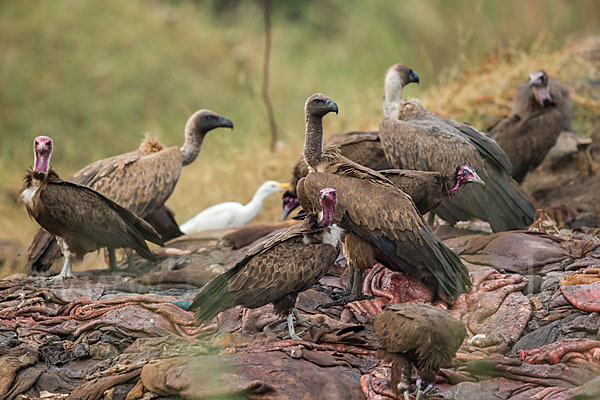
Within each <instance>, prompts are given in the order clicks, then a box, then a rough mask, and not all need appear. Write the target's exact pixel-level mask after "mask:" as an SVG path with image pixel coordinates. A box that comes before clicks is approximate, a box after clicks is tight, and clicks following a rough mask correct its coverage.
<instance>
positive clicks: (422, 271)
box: [296, 93, 470, 301]
mask: <svg viewBox="0 0 600 400" xmlns="http://www.w3.org/2000/svg"><path fill="white" fill-rule="evenodd" d="M332 111H334V112H336V113H337V111H338V108H337V104H335V103H334V102H333V101H332V100H331V99H329V98H328V97H327V96H325V95H323V94H320V93H317V94H314V95H312V96H311V97H309V99H308V100H307V101H306V105H305V117H306V139H305V142H304V159H305V161H306V164H307V165H308V166H309V171H310V172H309V174H308V175H307V176H306V177H304V178H302V179H300V181H299V182H298V185H297V188H296V190H297V193H298V199H300V203H301V204H302V207H303V208H304V209H305V210H306V211H307V212H314V211H315V210H316V209H317V207H318V205H317V204H316V202H315V201H314V199H315V198H316V196H317V193H318V190H319V188H320V187H336V188H338V190H339V191H340V193H344V196H343V198H342V199H341V201H339V202H338V205H337V207H336V219H335V220H336V222H337V223H338V224H339V225H340V227H342V228H343V229H344V230H345V231H346V232H347V233H346V237H345V243H344V254H345V255H346V258H347V259H348V263H349V265H350V267H351V269H352V275H351V276H352V279H351V286H352V295H353V296H352V298H353V299H354V298H358V297H360V295H361V293H360V292H361V286H362V269H363V268H365V267H368V266H371V265H373V262H372V261H373V260H368V259H369V258H371V257H372V255H373V254H374V250H375V249H376V251H377V253H378V257H381V258H382V261H384V262H385V263H386V264H387V265H388V267H389V268H391V269H394V270H400V271H402V272H406V273H409V274H411V275H413V276H414V277H416V278H417V279H423V280H425V281H426V282H427V283H429V284H432V285H434V286H435V287H436V288H438V289H439V290H440V291H441V292H443V293H444V294H445V295H447V296H450V297H456V296H458V295H459V294H460V293H464V292H466V291H467V290H468V288H469V287H470V281H469V276H468V273H467V269H466V268H465V266H464V265H463V264H462V262H461V261H460V259H459V258H458V257H457V256H456V254H454V253H453V252H452V251H451V250H450V249H448V248H447V247H446V246H445V245H444V244H443V243H442V242H440V241H439V240H438V239H437V238H436V237H435V236H434V235H433V233H431V231H430V230H429V228H427V226H426V225H425V223H424V222H423V219H422V217H421V215H420V214H419V212H418V211H417V209H416V208H415V205H414V203H413V201H412V200H411V198H410V197H409V196H408V195H406V194H405V193H404V192H402V191H401V190H399V189H398V188H396V187H395V186H394V185H393V184H392V183H391V182H390V181H389V180H388V179H387V178H385V177H384V176H383V175H381V174H380V173H378V172H376V171H373V170H371V169H369V168H367V167H364V166H362V165H359V164H357V163H355V162H352V161H350V160H349V159H347V158H345V157H344V156H342V155H341V154H340V153H339V151H338V150H337V148H333V149H332V148H329V147H325V148H323V146H322V138H323V123H322V119H323V117H324V116H325V115H326V114H328V113H329V112H332ZM373 248H375V249H373ZM367 249H370V252H367V251H366V250H367ZM365 259H366V260H365ZM348 300H349V299H345V301H348Z"/></svg>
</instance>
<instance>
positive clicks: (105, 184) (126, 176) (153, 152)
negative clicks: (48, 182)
mask: <svg viewBox="0 0 600 400" xmlns="http://www.w3.org/2000/svg"><path fill="white" fill-rule="evenodd" d="M219 127H227V128H233V123H232V122H231V120H230V119H228V118H225V117H222V116H220V115H218V114H216V113H214V112H213V111H210V110H199V111H196V112H195V113H194V114H193V115H192V116H191V117H190V118H189V119H188V121H187V123H186V125H185V142H184V145H183V146H182V147H176V146H173V147H167V148H164V147H163V145H162V144H161V143H160V142H159V141H158V140H157V139H154V138H151V137H150V136H146V138H145V139H144V140H143V141H142V143H141V145H140V147H139V148H138V149H137V150H135V151H132V152H129V153H124V154H119V155H116V156H113V157H110V158H106V159H103V160H99V161H96V162H93V163H92V164H90V165H88V166H86V167H84V168H83V169H81V170H79V171H78V172H76V173H75V174H74V175H73V176H72V177H71V178H69V179H68V180H69V181H71V182H74V183H77V184H80V185H85V186H88V187H91V188H92V189H94V190H96V191H98V192H100V193H102V194H103V195H105V196H106V197H108V198H109V199H111V200H113V201H115V202H116V203H118V204H119V205H121V206H123V207H125V208H127V209H128V210H129V211H131V212H133V213H135V214H136V215H138V216H140V217H142V218H146V217H149V219H150V220H151V221H152V220H154V221H155V222H157V225H155V227H157V228H159V227H160V223H162V224H165V225H166V227H163V229H162V231H161V236H163V240H169V239H171V238H172V237H170V236H172V235H173V234H175V235H177V234H178V227H177V226H176V225H175V226H173V222H174V220H172V221H169V215H168V213H169V212H168V211H167V210H161V207H163V205H164V203H165V201H166V200H167V199H168V198H169V197H170V196H171V193H173V190H174V189H175V185H176V184H177V181H178V179H179V175H180V173H181V168H182V167H184V166H186V165H188V164H190V163H191V162H193V161H194V160H195V159H196V157H197V156H198V154H199V153H200V148H201V146H202V142H203V140H204V137H205V136H206V134H207V133H208V132H209V131H211V130H213V129H215V128H219ZM154 212H156V213H157V214H155V215H152V213H154ZM171 219H172V215H171ZM173 237H174V236H173ZM108 253H109V259H110V267H111V268H113V269H114V268H115V267H116V258H115V256H114V251H113V250H112V249H109V251H108ZM60 255H61V254H60V248H59V246H58V245H57V244H56V241H55V240H54V238H53V237H52V235H50V234H49V233H48V232H45V231H44V230H40V231H38V233H37V234H36V235H35V237H34V239H33V241H32V242H31V244H30V246H29V249H28V251H27V262H28V264H29V272H30V273H32V272H40V271H45V270H47V269H49V268H50V266H51V265H52V263H53V262H54V261H55V260H56V259H57V258H59V257H60Z"/></svg>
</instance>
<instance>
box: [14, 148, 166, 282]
mask: <svg viewBox="0 0 600 400" xmlns="http://www.w3.org/2000/svg"><path fill="white" fill-rule="evenodd" d="M33 153H34V157H35V163H34V169H33V171H30V172H29V173H28V174H27V175H25V178H24V179H23V180H24V184H23V187H22V188H21V192H20V198H21V199H22V201H23V202H24V203H25V206H26V208H27V212H28V213H29V215H30V216H31V217H32V218H34V219H35V220H36V221H37V222H38V223H39V224H40V225H41V226H42V227H43V228H44V229H45V230H46V231H48V232H49V233H50V234H52V235H54V236H55V237H56V240H57V243H58V245H59V246H60V247H61V249H62V252H63V254H64V255H65V264H64V266H63V269H62V271H61V273H60V274H59V275H58V277H57V278H58V279H64V278H69V277H71V276H72V275H71V268H72V264H73V262H75V261H78V260H81V259H82V258H83V256H84V255H85V254H86V253H89V252H91V251H95V250H98V249H100V248H103V247H109V248H112V249H116V248H131V249H134V250H135V251H136V252H137V253H138V254H139V255H140V256H141V257H144V258H145V259H147V260H151V261H154V260H156V257H155V256H154V255H153V254H152V253H151V252H150V249H149V248H148V246H147V245H146V242H145V241H144V240H149V241H151V242H153V243H156V244H158V245H161V246H162V245H163V241H162V239H161V238H160V237H159V236H158V234H157V233H156V231H155V230H154V229H153V228H152V226H150V224H148V223H147V222H146V221H144V220H143V219H141V218H139V217H138V216H136V215H135V214H133V213H132V212H130V211H128V210H126V209H125V208H123V207H121V206H120V205H118V204H117V203H115V202H114V201H112V200H109V199H108V198H106V197H104V196H103V195H102V194H100V193H98V192H96V191H95V190H93V189H90V188H89V187H87V186H81V185H78V184H75V183H72V182H66V181H63V180H61V179H60V178H59V176H58V175H57V174H56V172H54V171H53V170H51V169H49V164H50V157H51V156H52V139H51V138H49V137H47V136H38V137H37V138H35V140H34V145H33Z"/></svg>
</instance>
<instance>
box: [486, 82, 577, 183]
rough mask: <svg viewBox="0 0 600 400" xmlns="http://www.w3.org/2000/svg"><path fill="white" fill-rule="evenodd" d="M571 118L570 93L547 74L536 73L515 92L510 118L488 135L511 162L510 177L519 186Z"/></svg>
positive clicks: (569, 124)
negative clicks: (518, 183)
mask: <svg viewBox="0 0 600 400" xmlns="http://www.w3.org/2000/svg"><path fill="white" fill-rule="evenodd" d="M572 117H573V103H572V101H571V98H570V97H569V89H568V88H567V87H566V86H564V85H563V84H561V83H559V82H556V81H554V80H551V79H549V78H548V75H547V74H546V72H544V71H535V72H532V73H531V74H530V75H529V83H528V84H527V85H521V86H519V88H518V89H517V94H516V96H515V99H514V102H513V111H512V114H511V115H509V116H507V117H504V118H503V119H501V120H500V121H498V122H496V123H495V124H494V125H492V126H491V127H490V128H489V129H488V131H489V132H490V135H492V136H493V137H494V139H495V140H496V142H498V144H499V145H500V147H502V149H503V150H504V151H505V152H506V154H507V155H508V158H510V161H511V163H512V166H513V169H512V177H513V178H514V179H515V180H516V181H517V182H522V181H523V179H525V176H526V175H527V174H528V173H529V172H531V171H533V170H534V169H536V168H537V167H538V166H539V165H540V164H541V163H542V161H543V160H544V157H545V156H546V154H547V153H548V151H550V149H551V148H552V147H553V146H554V145H555V144H556V141H557V139H558V136H559V135H560V132H561V131H562V130H563V129H565V130H568V129H570V127H571V119H572Z"/></svg>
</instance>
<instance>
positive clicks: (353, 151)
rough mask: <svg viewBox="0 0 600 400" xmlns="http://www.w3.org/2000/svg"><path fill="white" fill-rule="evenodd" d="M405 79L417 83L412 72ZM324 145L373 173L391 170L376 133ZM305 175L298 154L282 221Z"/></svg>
mask: <svg viewBox="0 0 600 400" xmlns="http://www.w3.org/2000/svg"><path fill="white" fill-rule="evenodd" d="M405 79H406V84H409V83H411V82H414V83H417V84H418V83H419V75H417V73H416V72H414V71H412V70H411V71H410V73H409V74H408V75H407V76H406V78H405ZM324 145H326V146H336V147H339V149H340V151H341V153H342V155H343V156H344V157H346V158H348V159H350V160H352V161H354V162H355V163H358V164H360V165H364V166H365V167H368V168H370V169H373V170H375V171H379V170H382V169H390V168H392V166H391V165H390V163H389V162H388V161H387V159H386V157H385V154H384V152H383V148H382V147H381V142H380V141H379V133H378V132H362V131H350V132H343V133H336V134H335V135H330V136H327V137H325V138H324ZM306 174H308V166H307V165H306V163H305V162H304V156H303V155H302V154H300V157H298V160H297V161H296V165H295V166H294V171H293V173H292V179H291V181H290V185H291V188H290V190H288V191H286V192H285V193H284V194H283V198H282V203H283V204H282V208H283V211H282V213H281V219H282V220H284V219H286V218H287V216H288V215H289V214H290V213H291V212H292V211H293V210H294V209H295V208H296V207H298V205H299V202H298V197H297V195H296V185H297V183H298V181H299V180H300V178H303V177H305V176H306Z"/></svg>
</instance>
